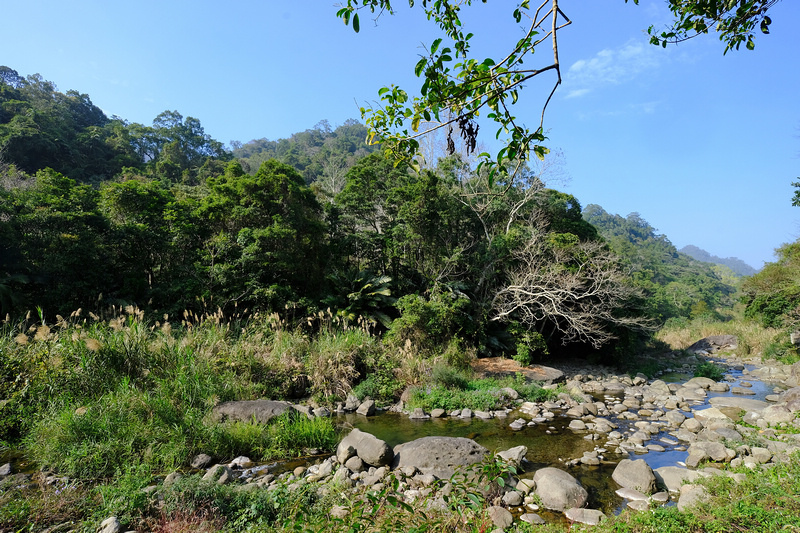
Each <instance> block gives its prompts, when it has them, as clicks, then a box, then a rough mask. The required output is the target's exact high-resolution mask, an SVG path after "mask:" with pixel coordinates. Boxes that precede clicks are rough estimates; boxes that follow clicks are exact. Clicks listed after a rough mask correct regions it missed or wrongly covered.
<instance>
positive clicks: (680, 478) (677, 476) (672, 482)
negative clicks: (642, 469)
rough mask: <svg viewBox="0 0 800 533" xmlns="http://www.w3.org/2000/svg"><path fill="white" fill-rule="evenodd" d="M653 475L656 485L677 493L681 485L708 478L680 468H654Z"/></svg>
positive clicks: (705, 475) (700, 473)
mask: <svg viewBox="0 0 800 533" xmlns="http://www.w3.org/2000/svg"><path fill="white" fill-rule="evenodd" d="M654 473H655V476H656V479H657V480H658V483H659V484H661V485H662V486H663V487H664V488H666V489H667V490H668V491H670V492H679V491H680V490H681V487H682V486H683V485H685V484H687V483H694V482H695V481H697V480H699V479H702V478H704V477H708V474H705V473H703V472H698V471H696V470H687V469H686V468H681V467H680V466H662V467H660V468H656V469H655V471H654Z"/></svg>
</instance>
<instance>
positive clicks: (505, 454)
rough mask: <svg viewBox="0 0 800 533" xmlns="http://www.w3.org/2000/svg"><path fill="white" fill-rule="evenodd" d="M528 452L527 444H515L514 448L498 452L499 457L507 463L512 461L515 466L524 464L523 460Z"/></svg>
mask: <svg viewBox="0 0 800 533" xmlns="http://www.w3.org/2000/svg"><path fill="white" fill-rule="evenodd" d="M527 453H528V447H527V446H515V447H513V448H509V449H508V450H505V451H502V452H497V457H499V458H501V459H503V460H504V461H506V462H507V463H511V464H512V465H513V466H519V465H520V464H522V461H523V460H524V459H525V455H526V454H527Z"/></svg>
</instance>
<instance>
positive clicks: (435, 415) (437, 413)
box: [431, 409, 447, 418]
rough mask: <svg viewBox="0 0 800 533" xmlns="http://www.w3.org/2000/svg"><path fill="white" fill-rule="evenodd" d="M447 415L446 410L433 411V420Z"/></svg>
mask: <svg viewBox="0 0 800 533" xmlns="http://www.w3.org/2000/svg"><path fill="white" fill-rule="evenodd" d="M446 414H447V412H446V411H445V410H444V409H431V418H442V417H443V416H444V415H446Z"/></svg>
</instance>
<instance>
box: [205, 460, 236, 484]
mask: <svg viewBox="0 0 800 533" xmlns="http://www.w3.org/2000/svg"><path fill="white" fill-rule="evenodd" d="M234 479H236V478H235V475H234V473H233V470H231V469H230V468H228V466H227V465H214V466H212V467H211V468H209V469H208V470H207V471H206V473H205V474H203V481H208V482H213V483H216V484H217V485H226V484H228V483H230V482H231V481H233V480H234Z"/></svg>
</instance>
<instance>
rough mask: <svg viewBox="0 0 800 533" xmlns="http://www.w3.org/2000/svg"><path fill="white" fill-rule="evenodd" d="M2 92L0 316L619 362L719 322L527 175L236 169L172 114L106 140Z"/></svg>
mask: <svg viewBox="0 0 800 533" xmlns="http://www.w3.org/2000/svg"><path fill="white" fill-rule="evenodd" d="M2 72H3V77H2V84H1V85H0V91H1V92H0V95H2V101H1V102H0V105H1V106H2V107H1V108H2V115H0V143H2V144H0V146H2V152H0V153H1V154H2V169H0V172H1V176H2V188H1V189H0V235H2V248H3V249H2V258H0V273H2V277H1V278H0V305H1V306H2V313H3V315H5V314H10V315H13V314H15V313H17V314H18V313H25V312H27V311H28V310H30V309H33V308H36V307H39V308H41V310H42V313H43V316H45V317H48V316H49V317H53V316H55V315H56V314H59V315H62V316H66V315H68V314H70V313H71V312H73V311H75V310H76V309H78V308H82V309H85V310H95V311H99V310H102V309H105V308H109V307H110V306H115V307H116V308H121V307H125V306H128V305H136V306H139V308H141V309H143V310H145V311H146V312H147V313H148V314H149V315H150V316H153V317H159V316H161V315H163V314H165V313H166V314H170V315H173V316H174V315H176V314H182V313H184V312H190V313H202V312H203V311H215V310H218V309H219V310H220V311H221V312H223V313H230V312H233V311H234V310H238V312H242V311H243V310H245V309H246V310H247V312H248V313H251V314H253V313H267V314H268V313H278V315H279V316H281V317H282V319H285V320H289V321H292V320H294V321H297V323H298V324H302V323H303V321H304V320H305V318H304V317H307V316H313V315H315V314H317V313H319V312H321V311H325V310H328V309H330V310H331V312H332V313H334V314H335V315H336V316H338V317H339V319H341V320H347V321H351V322H353V323H355V322H357V321H359V320H362V321H367V323H370V324H372V325H373V326H372V327H374V328H377V331H379V332H386V333H387V339H391V340H392V342H396V343H397V344H398V345H403V344H404V343H407V342H410V343H411V344H412V345H413V346H414V349H415V350H417V351H419V352H420V353H428V354H431V353H451V354H456V353H462V352H464V350H466V351H467V352H471V353H479V354H491V353H496V354H500V353H504V354H509V355H511V354H515V353H516V354H517V356H518V357H522V358H523V359H530V358H532V357H535V356H543V355H545V354H548V353H550V354H553V353H556V352H558V351H560V350H562V349H563V347H564V346H571V347H578V348H580V349H583V350H585V349H590V350H597V349H601V350H605V351H606V353H613V350H612V348H614V346H616V345H618V344H619V343H620V342H622V343H630V342H634V341H635V340H636V339H641V338H644V337H645V336H646V335H647V332H648V331H650V330H651V329H652V327H653V326H654V325H655V324H657V323H658V322H659V321H663V320H665V319H666V318H669V317H672V316H694V315H698V314H702V313H705V312H712V311H714V310H715V309H717V308H719V307H721V306H724V305H727V304H729V303H730V295H731V294H732V293H733V288H732V286H731V285H730V284H728V283H726V282H725V281H723V279H721V278H720V276H718V275H717V274H715V273H714V272H713V271H712V270H711V268H710V267H709V266H708V265H703V264H701V263H698V262H696V261H692V260H690V259H689V258H688V257H686V256H684V255H682V254H679V253H677V251H676V250H675V249H674V247H673V246H672V245H671V244H670V243H669V241H668V240H667V239H666V237H664V236H663V235H657V234H656V233H655V230H654V229H653V228H652V227H650V226H649V225H648V224H647V223H646V222H645V221H643V220H641V218H639V217H638V216H634V215H631V216H629V217H628V218H627V219H623V218H621V217H618V216H611V215H608V214H607V213H605V212H604V211H603V210H602V209H601V208H599V207H598V206H589V207H588V208H587V209H586V210H585V211H583V212H582V210H581V206H580V203H579V201H578V200H577V199H576V198H574V197H573V196H571V195H569V194H566V193H563V192H560V191H557V190H554V189H551V188H548V187H547V186H546V185H545V183H544V182H543V179H545V178H546V177H545V176H541V175H538V174H537V170H536V169H534V168H531V167H529V166H528V165H527V164H525V163H524V162H516V163H515V164H514V166H513V167H506V168H503V169H502V172H500V173H495V174H494V175H489V174H488V173H486V172H475V171H474V170H473V169H471V168H470V167H469V165H467V164H465V163H464V162H463V161H462V160H461V159H460V157H459V156H457V155H451V156H449V157H446V158H443V159H440V160H439V161H438V163H436V164H435V165H433V166H432V167H431V168H430V169H429V170H423V171H414V170H412V169H411V168H409V167H408V166H406V165H403V164H400V165H398V164H397V163H396V161H394V160H391V159H387V158H386V156H384V155H383V153H381V152H375V149H374V147H373V148H372V149H370V148H369V147H367V146H366V145H365V144H364V138H365V135H366V130H365V128H364V126H363V125H361V124H359V123H357V122H355V121H348V122H346V123H345V124H343V125H342V126H339V127H337V128H333V127H331V126H330V125H329V124H328V123H327V122H326V121H322V122H320V123H319V124H317V125H316V126H315V127H314V128H313V129H310V130H306V131H304V132H300V133H297V134H294V135H293V136H291V137H290V138H289V139H281V140H278V141H268V140H266V139H260V140H254V141H251V142H248V143H246V144H239V143H235V144H236V146H234V148H235V149H234V151H233V152H229V151H227V150H225V149H224V147H223V146H222V144H221V143H219V142H218V141H216V140H214V139H212V138H211V137H210V136H209V135H207V134H206V133H205V132H204V130H203V127H202V126H201V124H200V121H199V120H197V119H195V118H192V117H187V118H184V117H183V116H182V115H181V114H180V113H178V112H177V111H165V112H164V113H162V114H160V115H159V116H158V117H156V118H155V119H154V121H153V125H152V126H143V125H140V124H135V123H128V122H126V121H125V120H123V119H121V118H118V117H113V118H111V119H109V118H108V117H106V116H105V115H104V114H103V113H102V111H101V110H99V109H98V108H97V107H95V106H94V105H93V104H92V103H91V100H90V98H89V96H88V95H82V94H79V93H77V92H75V91H68V92H67V93H66V94H64V93H61V92H59V91H57V89H56V87H55V85H54V84H52V83H51V82H46V81H44V80H43V79H42V78H41V77H40V76H38V75H37V76H29V77H28V78H21V77H19V76H18V75H17V74H16V72H14V71H13V70H11V69H9V68H7V67H4V68H3V70H2ZM370 152H372V153H370ZM595 226H597V228H600V234H602V237H601V236H600V234H598V230H597V229H596V227H595ZM606 243H608V245H607V244H606ZM537 354H538V355H537ZM454 357H455V356H454Z"/></svg>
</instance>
